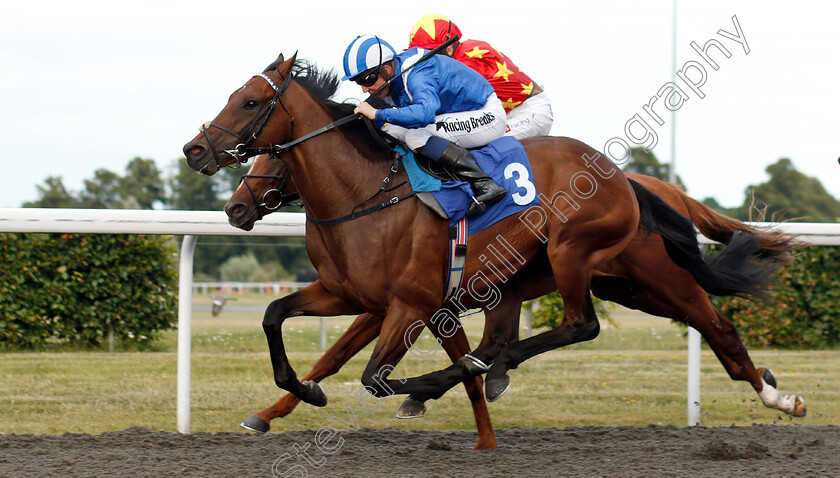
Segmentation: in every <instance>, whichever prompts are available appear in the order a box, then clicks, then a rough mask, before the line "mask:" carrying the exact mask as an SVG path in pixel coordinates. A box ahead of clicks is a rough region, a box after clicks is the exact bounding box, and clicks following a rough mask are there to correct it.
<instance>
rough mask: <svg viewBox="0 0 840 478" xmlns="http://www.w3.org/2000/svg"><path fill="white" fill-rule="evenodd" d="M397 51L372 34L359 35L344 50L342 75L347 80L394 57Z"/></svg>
mask: <svg viewBox="0 0 840 478" xmlns="http://www.w3.org/2000/svg"><path fill="white" fill-rule="evenodd" d="M396 54H397V52H396V51H395V50H394V48H393V47H391V45H389V44H388V42H386V41H385V40H383V39H381V38H379V37H377V36H374V35H359V36H357V37H356V39H355V40H353V41H352V42H351V43H350V46H348V47H347V51H345V52H344V77H343V78H341V80H342V81H344V80H349V79H350V78H353V77H354V76H356V75H358V74H359V73H361V72H363V71H365V70H369V69H371V68H376V67H377V66H380V65H381V64H383V63H385V62H386V61H390V60H392V59H393V58H394V56H395V55H396Z"/></svg>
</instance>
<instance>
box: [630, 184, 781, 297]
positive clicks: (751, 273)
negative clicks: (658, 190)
mask: <svg viewBox="0 0 840 478" xmlns="http://www.w3.org/2000/svg"><path fill="white" fill-rule="evenodd" d="M628 180H629V181H630V184H631V185H632V186H633V191H634V192H635V193H636V199H637V200H638V202H639V211H640V213H641V227H643V228H645V229H647V230H648V231H650V232H652V233H654V234H658V235H659V236H661V237H662V240H663V241H664V243H665V249H666V251H667V252H668V256H669V257H670V258H671V260H673V261H674V263H675V264H677V265H678V266H680V267H682V268H683V269H686V270H688V271H689V272H690V273H691V275H692V276H693V277H694V279H695V280H696V281H697V283H698V284H699V285H700V287H702V288H703V290H705V291H706V292H708V293H710V294H712V295H718V296H730V295H737V296H741V297H749V296H755V297H765V296H766V286H767V284H768V283H769V282H770V279H771V276H772V273H773V271H774V270H775V265H774V264H773V263H771V262H768V261H756V260H754V259H755V258H758V257H760V247H759V240H758V239H757V238H756V237H755V236H753V235H751V234H749V233H746V232H744V231H740V230H737V231H733V232H732V234H730V235H729V237H728V241H727V242H728V244H727V246H726V247H725V249H724V250H723V251H721V252H720V253H719V254H717V255H715V256H712V257H710V258H709V261H708V262H707V261H706V260H705V259H704V258H703V254H702V253H701V252H700V244H699V243H698V242H697V233H696V232H695V231H694V225H693V224H692V222H691V221H690V220H689V219H688V218H686V217H685V216H683V215H682V214H680V213H678V212H677V211H676V210H674V209H673V208H672V207H671V206H669V205H668V204H667V203H666V202H665V201H663V200H662V198H660V197H659V196H657V195H655V194H653V193H652V192H650V191H648V190H647V189H645V187H644V186H642V185H641V184H639V183H637V182H636V181H633V180H632V179H628Z"/></svg>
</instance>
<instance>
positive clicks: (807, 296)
mask: <svg viewBox="0 0 840 478" xmlns="http://www.w3.org/2000/svg"><path fill="white" fill-rule="evenodd" d="M776 278H777V281H776V283H775V284H773V290H772V292H771V298H770V300H769V301H767V302H750V301H747V300H744V299H737V298H731V297H723V298H722V297H715V298H713V299H712V302H713V303H714V304H715V306H716V307H717V308H718V309H719V310H720V311H721V312H722V313H723V315H724V316H726V317H727V318H728V319H729V320H731V321H732V322H733V323H734V324H735V326H736V327H737V328H738V334H739V335H740V336H741V339H742V340H743V341H744V343H746V344H747V345H751V346H777V347H791V348H829V347H836V346H837V345H838V343H840V290H838V288H837V281H838V279H840V247H825V246H819V247H810V248H807V249H803V250H801V251H797V252H796V254H795V256H794V261H793V264H791V265H788V266H786V267H784V268H781V269H780V270H779V271H777V272H776Z"/></svg>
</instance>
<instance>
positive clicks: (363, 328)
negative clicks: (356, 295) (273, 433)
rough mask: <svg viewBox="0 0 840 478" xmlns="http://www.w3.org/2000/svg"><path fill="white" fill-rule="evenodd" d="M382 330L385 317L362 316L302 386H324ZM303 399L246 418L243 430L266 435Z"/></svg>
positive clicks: (286, 401)
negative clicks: (323, 381)
mask: <svg viewBox="0 0 840 478" xmlns="http://www.w3.org/2000/svg"><path fill="white" fill-rule="evenodd" d="M381 327H382V317H380V316H376V315H373V314H362V315H360V316H358V317H356V319H355V320H354V321H353V323H352V324H350V327H348V328H347V330H346V331H345V332H344V334H342V335H341V337H339V339H338V340H337V341H336V342H335V344H333V346H332V347H330V348H329V349H327V351H326V352H325V353H324V355H323V356H321V358H320V359H318V361H317V362H315V365H314V366H313V367H312V370H311V371H310V372H309V373H308V374H306V376H305V377H303V381H302V382H306V381H307V380H309V381H313V382H320V381H321V380H323V379H325V378H326V377H329V376H330V375H333V374H335V373H337V372H338V371H339V370H340V369H341V367H343V366H344V364H345V363H347V361H348V360H350V358H352V357H353V356H354V355H356V354H357V353H359V351H360V350H362V349H363V348H365V347H366V346H367V345H368V344H369V343H371V342H372V341H373V339H375V338H376V337H377V336H378V335H379V329H380V328H381ZM300 402H301V399H300V398H298V397H296V396H295V395H294V394H292V393H289V394H286V395H285V396H283V397H282V398H281V399H280V400H278V401H277V402H276V403H275V404H274V405H272V406H270V407H268V408H266V409H265V410H262V411H259V412H257V413H255V414H253V415H251V416H250V417H248V418H246V419H245V420H243V421H242V423H241V424H240V425H241V426H242V427H243V428H246V429H248V430H251V431H255V432H259V433H265V432H267V431H268V430H269V429H270V423H271V420H273V419H275V418H282V417H285V416H286V415H288V414H290V413H292V410H294V409H295V407H297V406H298V404H299V403H300Z"/></svg>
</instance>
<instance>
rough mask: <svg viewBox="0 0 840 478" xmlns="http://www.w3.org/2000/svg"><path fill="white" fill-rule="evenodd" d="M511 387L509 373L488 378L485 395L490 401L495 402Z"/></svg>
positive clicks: (485, 383) (485, 384) (485, 382)
mask: <svg viewBox="0 0 840 478" xmlns="http://www.w3.org/2000/svg"><path fill="white" fill-rule="evenodd" d="M509 388H510V377H508V376H507V374H504V375H502V376H501V377H493V378H488V379H486V380H485V381H484V395H485V396H486V397H487V401H488V402H495V401H496V400H498V399H500V398H502V395H504V394H505V392H507V391H508V389H509Z"/></svg>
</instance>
